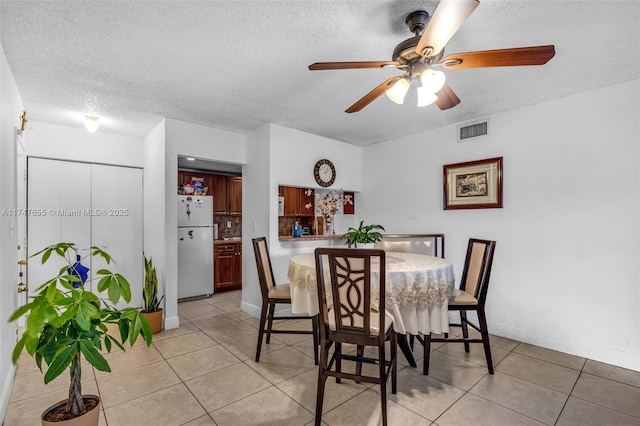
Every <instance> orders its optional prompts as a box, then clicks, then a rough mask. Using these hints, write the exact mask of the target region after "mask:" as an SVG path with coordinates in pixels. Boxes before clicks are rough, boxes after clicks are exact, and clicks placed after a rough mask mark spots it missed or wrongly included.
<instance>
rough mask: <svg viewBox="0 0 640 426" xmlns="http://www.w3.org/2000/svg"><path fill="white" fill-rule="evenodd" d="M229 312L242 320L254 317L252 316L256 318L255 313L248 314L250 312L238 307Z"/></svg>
mask: <svg viewBox="0 0 640 426" xmlns="http://www.w3.org/2000/svg"><path fill="white" fill-rule="evenodd" d="M227 313H228V314H229V315H231V316H234V317H236V318H238V319H240V320H242V321H244V320H248V319H252V318H255V317H254V316H253V315H251V314H248V313H246V312H244V311H241V310H240V309H236V310H233V311H229V312H227Z"/></svg>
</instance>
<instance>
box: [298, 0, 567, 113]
mask: <svg viewBox="0 0 640 426" xmlns="http://www.w3.org/2000/svg"><path fill="white" fill-rule="evenodd" d="M479 4H480V2H479V1H478V0H441V1H440V3H439V4H438V7H437V8H436V10H435V12H434V13H433V16H431V17H429V14H428V13H427V12H426V11H424V10H418V11H415V12H412V13H410V14H409V15H408V16H407V18H406V19H405V23H406V24H407V26H408V27H409V29H410V30H411V32H413V33H414V34H415V36H414V37H411V38H409V39H407V40H405V41H403V42H402V43H400V44H399V45H397V46H396V48H395V49H394V51H393V56H392V58H393V60H392V61H362V62H316V63H314V64H311V65H309V70H311V71H320V70H338V69H357V68H384V67H395V68H398V69H400V70H404V74H402V75H400V76H394V77H391V78H388V79H387V80H386V81H384V82H383V83H382V84H380V85H379V86H378V87H376V88H375V89H373V90H372V91H371V92H369V93H367V94H366V95H364V96H363V97H362V98H361V99H360V100H358V101H357V102H356V103H354V104H353V105H351V106H350V107H349V108H347V110H346V111H345V112H347V113H352V112H357V111H360V110H361V109H362V108H364V107H366V106H367V105H369V104H370V103H371V102H373V101H374V100H375V99H377V98H378V97H379V96H380V95H382V94H383V93H386V94H387V96H388V97H389V98H390V99H391V100H392V101H394V102H396V103H399V104H401V103H402V102H403V101H404V96H405V95H406V93H407V91H408V89H409V87H410V85H411V80H413V79H416V80H418V81H419V87H418V106H426V105H430V104H431V103H434V102H435V104H436V105H438V107H439V108H440V109H441V110H446V109H449V108H453V107H454V106H456V105H458V104H459V103H460V99H459V98H458V96H457V95H456V94H455V93H454V91H453V90H452V89H451V87H449V85H448V84H446V83H445V75H444V73H443V72H442V71H435V70H433V68H434V67H442V68H444V69H447V70H456V69H463V68H481V67H505V66H522V65H544V64H546V63H547V62H548V61H549V60H550V59H551V58H553V56H554V55H555V47H554V46H553V45H545V46H531V47H517V48H511V49H496V50H481V51H475V52H466V53H454V54H451V55H447V56H444V46H445V45H446V44H447V42H448V41H449V40H450V39H451V37H453V35H454V34H455V33H456V31H458V30H459V29H460V27H461V26H462V24H463V23H464V22H465V21H466V20H467V18H468V17H469V16H470V15H471V13H473V11H474V10H475V9H476V7H478V5H479Z"/></svg>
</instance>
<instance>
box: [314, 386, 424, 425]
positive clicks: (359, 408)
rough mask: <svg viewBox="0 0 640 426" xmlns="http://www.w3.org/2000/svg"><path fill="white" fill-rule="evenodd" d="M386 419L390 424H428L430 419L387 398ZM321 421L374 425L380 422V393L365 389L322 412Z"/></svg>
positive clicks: (335, 423) (338, 423) (328, 423)
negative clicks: (331, 408) (324, 412)
mask: <svg viewBox="0 0 640 426" xmlns="http://www.w3.org/2000/svg"><path fill="white" fill-rule="evenodd" d="M387 420H388V423H389V424H390V425H398V426H401V425H402V426H404V425H412V426H419V425H424V426H428V425H430V424H431V421H429V420H427V419H425V418H423V417H421V416H419V415H418V414H416V413H414V412H412V411H411V410H408V409H406V408H404V407H403V406H401V405H398V404H396V403H395V402H393V401H390V400H387ZM322 421H323V422H325V423H326V424H327V425H330V426H342V425H344V426H347V425H348V426H360V425H367V426H369V425H370V426H374V425H380V424H382V408H381V403H380V395H379V394H377V393H375V392H372V391H371V390H367V391H365V392H362V393H360V394H358V395H357V396H355V397H354V398H352V399H350V400H349V401H347V402H345V403H344V404H342V405H340V406H338V407H336V408H334V409H333V410H331V411H329V412H327V413H326V414H323V416H322Z"/></svg>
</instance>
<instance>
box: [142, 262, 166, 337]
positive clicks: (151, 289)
mask: <svg viewBox="0 0 640 426" xmlns="http://www.w3.org/2000/svg"><path fill="white" fill-rule="evenodd" d="M162 299H164V296H162V297H161V298H160V299H158V275H157V273H156V267H155V266H153V259H147V257H146V256H145V258H144V286H143V287H142V300H143V301H144V306H143V308H142V314H143V315H144V316H145V317H146V318H147V320H149V324H150V325H151V333H154V334H155V333H159V332H161V331H162V308H161V307H160V303H162Z"/></svg>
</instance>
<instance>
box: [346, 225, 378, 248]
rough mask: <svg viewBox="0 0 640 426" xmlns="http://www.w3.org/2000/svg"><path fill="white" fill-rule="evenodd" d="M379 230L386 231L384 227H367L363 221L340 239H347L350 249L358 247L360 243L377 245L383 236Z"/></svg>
mask: <svg viewBox="0 0 640 426" xmlns="http://www.w3.org/2000/svg"><path fill="white" fill-rule="evenodd" d="M378 230H380V231H384V230H385V229H384V227H383V226H382V225H365V224H364V220H361V221H360V225H359V226H358V227H357V228H353V227H350V228H349V229H348V230H347V232H346V233H345V234H344V235H341V236H340V239H342V240H344V239H346V240H347V242H346V244H348V245H349V247H358V243H360V244H367V243H375V242H378V241H380V240H382V234H381V233H380V232H378Z"/></svg>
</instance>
